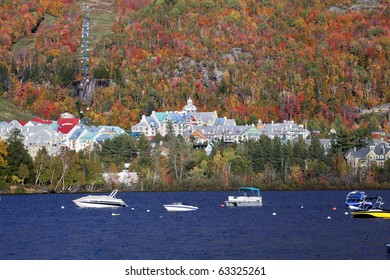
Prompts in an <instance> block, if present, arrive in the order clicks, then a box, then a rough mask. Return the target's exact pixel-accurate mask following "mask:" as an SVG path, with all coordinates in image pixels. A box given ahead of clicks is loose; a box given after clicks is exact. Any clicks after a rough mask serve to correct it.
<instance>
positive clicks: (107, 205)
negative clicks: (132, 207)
mask: <svg viewBox="0 0 390 280" xmlns="http://www.w3.org/2000/svg"><path fill="white" fill-rule="evenodd" d="M73 202H74V203H75V204H76V205H77V206H78V207H80V208H119V207H126V206H127V205H126V204H125V203H113V202H94V201H77V200H73Z"/></svg>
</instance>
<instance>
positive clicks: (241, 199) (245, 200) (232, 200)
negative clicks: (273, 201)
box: [225, 196, 263, 207]
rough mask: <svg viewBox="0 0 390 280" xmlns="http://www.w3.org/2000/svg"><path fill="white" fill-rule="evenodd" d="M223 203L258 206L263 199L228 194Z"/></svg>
mask: <svg viewBox="0 0 390 280" xmlns="http://www.w3.org/2000/svg"><path fill="white" fill-rule="evenodd" d="M225 204H226V206H229V207H259V206H262V205H263V200H262V198H261V197H247V196H229V197H228V200H227V201H225Z"/></svg>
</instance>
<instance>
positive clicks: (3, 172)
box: [0, 129, 390, 193]
mask: <svg viewBox="0 0 390 280" xmlns="http://www.w3.org/2000/svg"><path fill="white" fill-rule="evenodd" d="M156 140H157V141H155V142H153V143H152V142H149V141H148V140H147V139H146V138H145V136H143V135H141V136H140V137H139V138H138V139H136V138H134V137H132V136H130V135H128V134H122V135H119V136H117V137H115V138H113V139H108V140H105V141H104V142H103V143H101V144H99V145H95V147H94V149H93V151H91V152H86V151H80V152H75V151H72V150H69V149H63V150H62V152H61V153H60V154H59V155H56V156H50V155H49V154H48V152H47V150H46V149H41V150H40V151H39V152H38V153H37V155H36V157H35V158H34V159H32V158H31V156H30V155H29V153H28V151H27V149H26V148H25V147H24V144H23V136H22V135H21V133H20V130H18V129H14V130H12V131H11V132H10V135H9V137H8V139H7V141H5V142H4V141H0V181H1V182H0V183H1V188H2V189H7V188H9V187H10V186H12V185H14V186H18V187H19V188H18V189H19V190H20V191H23V190H24V188H32V189H35V190H37V191H39V192H55V193H59V192H75V191H98V190H110V189H112V188H119V189H122V190H134V191H177V190H186V191H195V190H231V189H236V188H238V187H240V186H243V185H250V186H254V187H260V188H262V189H270V190H275V189H276V190H300V189H329V188H351V187H359V186H364V188H369V187H372V188H378V187H379V186H381V187H382V188H383V187H384V188H387V187H389V186H390V184H389V183H390V161H386V163H385V166H384V167H376V166H373V167H371V169H370V170H368V171H365V172H363V171H362V172H361V173H358V174H353V173H352V170H351V168H350V167H349V166H348V165H347V163H346V161H345V159H344V154H345V151H346V150H348V149H349V148H351V147H356V146H357V147H359V145H360V146H362V145H363V144H364V141H361V140H360V139H359V138H356V137H355V136H354V135H350V136H346V134H345V133H344V132H340V133H337V134H336V135H335V137H334V139H333V140H332V145H331V147H330V149H329V150H328V151H326V150H325V149H324V147H323V145H322V144H321V142H320V140H319V138H318V136H316V135H312V137H311V141H310V142H309V143H308V142H307V141H305V140H304V139H303V138H299V139H298V140H297V141H295V142H292V141H282V140H281V139H280V138H279V137H275V138H273V139H271V138H269V137H268V136H266V135H264V134H263V135H262V136H261V137H260V139H258V140H256V141H254V140H250V141H247V142H243V143H239V144H226V143H224V141H223V139H222V140H221V141H219V142H214V143H213V144H212V146H213V149H212V152H211V154H209V155H208V154H207V153H206V150H205V149H204V147H197V146H196V145H194V143H193V142H191V141H190V142H188V141H185V139H184V138H183V137H182V136H178V137H174V136H173V135H172V134H168V135H167V136H165V137H162V136H161V135H159V136H157V138H156ZM125 163H130V168H129V169H130V170H131V171H133V172H137V173H138V175H139V181H138V182H137V183H136V184H135V185H134V186H125V185H121V184H120V183H118V182H116V181H115V180H110V179H109V180H108V181H105V180H104V178H103V173H104V172H107V173H110V174H116V173H117V172H118V171H120V170H122V169H123V168H124V164H125ZM112 176H115V175H112Z"/></svg>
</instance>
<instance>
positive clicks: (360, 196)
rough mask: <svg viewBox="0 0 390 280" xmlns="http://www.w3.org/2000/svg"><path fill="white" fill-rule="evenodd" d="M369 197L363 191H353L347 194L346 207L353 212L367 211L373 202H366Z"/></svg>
mask: <svg viewBox="0 0 390 280" xmlns="http://www.w3.org/2000/svg"><path fill="white" fill-rule="evenodd" d="M366 198H367V195H366V193H365V192H363V191H353V192H350V193H348V194H347V197H346V199H345V205H346V206H347V207H348V208H349V209H351V210H359V209H366V208H367V207H372V202H371V201H367V200H366Z"/></svg>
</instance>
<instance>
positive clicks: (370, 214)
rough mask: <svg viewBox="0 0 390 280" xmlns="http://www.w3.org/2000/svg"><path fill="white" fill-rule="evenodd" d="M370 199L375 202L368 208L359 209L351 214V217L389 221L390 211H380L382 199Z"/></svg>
mask: <svg viewBox="0 0 390 280" xmlns="http://www.w3.org/2000/svg"><path fill="white" fill-rule="evenodd" d="M371 199H376V202H375V203H374V204H373V206H372V207H370V208H368V207H367V208H360V209H357V210H356V211H353V212H351V214H352V216H353V217H355V218H381V219H390V210H386V209H382V205H383V204H384V203H383V202H382V198H381V197H380V196H378V197H372V198H371Z"/></svg>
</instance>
